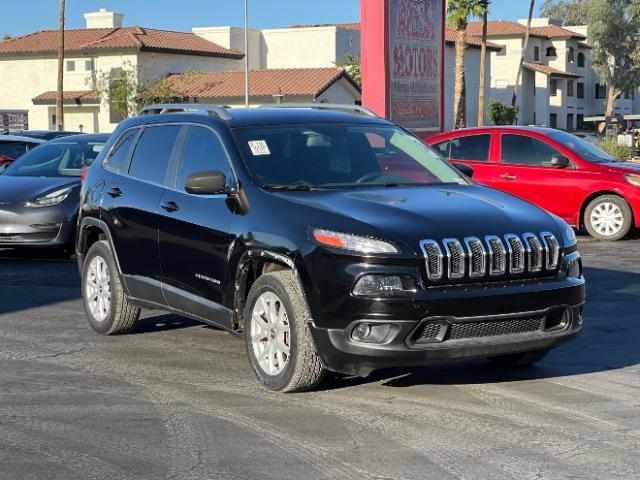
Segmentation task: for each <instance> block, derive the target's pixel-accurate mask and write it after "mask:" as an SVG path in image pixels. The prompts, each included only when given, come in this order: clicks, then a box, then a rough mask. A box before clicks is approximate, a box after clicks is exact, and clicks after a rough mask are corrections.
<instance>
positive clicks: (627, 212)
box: [584, 195, 633, 242]
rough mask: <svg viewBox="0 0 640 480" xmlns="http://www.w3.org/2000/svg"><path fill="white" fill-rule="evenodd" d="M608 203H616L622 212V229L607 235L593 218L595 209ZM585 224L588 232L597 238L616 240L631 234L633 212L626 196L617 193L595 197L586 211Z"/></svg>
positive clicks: (607, 240) (609, 240)
mask: <svg viewBox="0 0 640 480" xmlns="http://www.w3.org/2000/svg"><path fill="white" fill-rule="evenodd" d="M607 204H612V205H615V206H616V207H618V209H619V210H620V212H621V214H622V226H621V227H620V230H618V231H616V232H615V234H611V235H605V234H603V233H602V232H601V231H598V228H597V226H596V225H595V224H594V219H593V218H592V214H593V212H594V210H596V209H597V208H599V207H601V206H604V205H607ZM584 226H585V228H586V229H587V232H589V235H591V236H592V237H593V238H595V239H596V240H600V241H605V242H615V241H617V240H622V239H623V238H624V237H626V236H627V235H628V234H629V231H630V230H631V227H632V226H633V212H632V211H631V207H630V206H629V204H628V203H627V202H626V200H625V199H624V198H622V197H618V196H616V195H602V196H600V197H596V198H594V199H593V200H592V201H591V202H590V203H589V205H587V208H586V210H585V211H584Z"/></svg>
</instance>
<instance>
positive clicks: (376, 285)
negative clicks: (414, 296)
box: [353, 275, 416, 295]
mask: <svg viewBox="0 0 640 480" xmlns="http://www.w3.org/2000/svg"><path fill="white" fill-rule="evenodd" d="M415 290H416V284H415V280H414V279H413V277H410V276H407V275H402V276H400V275H363V276H362V277H360V278H359V279H358V281H357V282H356V285H355V286H354V287H353V294H354V295H394V294H398V293H403V292H412V291H415Z"/></svg>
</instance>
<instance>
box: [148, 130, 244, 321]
mask: <svg viewBox="0 0 640 480" xmlns="http://www.w3.org/2000/svg"><path fill="white" fill-rule="evenodd" d="M212 170H218V171H221V172H222V173H224V174H225V176H226V178H227V184H228V185H229V186H232V185H235V177H234V175H233V172H232V169H231V166H230V163H229V157H228V155H227V152H226V150H225V147H224V145H223V143H222V141H221V139H220V137H219V136H218V134H217V133H216V132H215V131H213V130H212V129H210V128H208V127H205V126H195V125H192V126H189V127H188V130H187V132H186V136H185V139H184V144H183V147H182V151H181V153H180V155H179V156H178V163H177V165H176V168H175V172H174V178H173V180H172V181H171V188H169V189H167V190H166V191H165V193H164V194H163V196H162V199H161V200H160V224H159V241H160V260H161V265H162V284H163V291H164V293H165V297H166V298H167V302H168V304H169V306H172V307H174V308H176V309H179V310H183V311H188V312H189V313H191V314H194V315H197V316H200V317H203V318H204V319H208V320H214V321H216V323H220V321H219V320H220V319H219V318H218V319H216V318H210V317H211V316H215V315H216V310H217V309H218V308H219V307H220V305H221V304H222V303H223V295H224V289H225V287H226V286H227V284H228V282H229V278H228V276H229V269H228V258H229V249H230V248H231V245H232V242H233V239H234V236H233V234H232V231H231V229H232V222H233V218H234V215H233V203H232V202H230V201H229V198H228V196H227V195H226V194H216V195H194V194H190V193H187V192H186V191H185V183H186V181H187V178H189V176H190V175H193V174H194V173H200V172H205V171H212Z"/></svg>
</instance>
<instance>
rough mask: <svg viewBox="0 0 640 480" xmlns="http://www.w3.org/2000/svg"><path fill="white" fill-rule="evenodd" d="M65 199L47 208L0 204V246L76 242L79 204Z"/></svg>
mask: <svg viewBox="0 0 640 480" xmlns="http://www.w3.org/2000/svg"><path fill="white" fill-rule="evenodd" d="M65 203H66V202H64V203H63V204H62V205H56V206H53V207H45V208H27V207H24V206H21V205H11V206H2V205H0V248H5V247H6V248H10V247H27V246H33V247H36V246H39V247H66V246H71V245H73V242H74V232H75V218H76V213H77V205H76V208H73V207H71V208H70V207H69V206H68V205H65Z"/></svg>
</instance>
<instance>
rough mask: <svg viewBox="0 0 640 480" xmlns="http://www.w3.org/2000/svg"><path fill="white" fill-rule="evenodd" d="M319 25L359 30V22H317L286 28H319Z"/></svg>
mask: <svg viewBox="0 0 640 480" xmlns="http://www.w3.org/2000/svg"><path fill="white" fill-rule="evenodd" d="M320 27H338V28H347V29H349V30H360V24H359V23H318V24H315V25H291V26H290V27H287V28H320Z"/></svg>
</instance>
